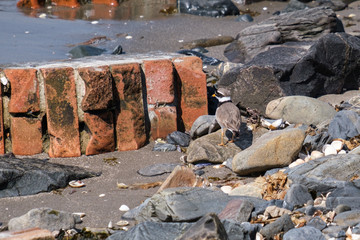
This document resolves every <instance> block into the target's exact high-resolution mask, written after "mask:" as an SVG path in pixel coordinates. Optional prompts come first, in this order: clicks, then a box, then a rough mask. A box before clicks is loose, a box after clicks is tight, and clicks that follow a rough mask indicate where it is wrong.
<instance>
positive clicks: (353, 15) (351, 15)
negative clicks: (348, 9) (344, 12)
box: [348, 13, 356, 18]
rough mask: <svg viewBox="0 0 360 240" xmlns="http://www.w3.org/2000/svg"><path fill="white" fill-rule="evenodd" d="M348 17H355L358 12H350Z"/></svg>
mask: <svg viewBox="0 0 360 240" xmlns="http://www.w3.org/2000/svg"><path fill="white" fill-rule="evenodd" d="M348 17H349V18H354V17H356V14H354V13H350V14H349V15H348Z"/></svg>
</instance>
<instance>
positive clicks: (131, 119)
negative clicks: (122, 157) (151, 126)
mask: <svg viewBox="0 0 360 240" xmlns="http://www.w3.org/2000/svg"><path fill="white" fill-rule="evenodd" d="M111 73H112V76H113V78H114V81H115V86H116V91H117V95H118V99H116V101H117V102H118V104H117V106H119V107H120V109H118V111H117V116H116V138H117V149H118V150H119V151H128V150H136V149H139V148H140V147H142V146H143V145H144V144H145V142H146V131H145V114H144V105H143V96H142V84H141V71H140V66H139V64H137V63H134V64H126V65H115V66H112V67H111Z"/></svg>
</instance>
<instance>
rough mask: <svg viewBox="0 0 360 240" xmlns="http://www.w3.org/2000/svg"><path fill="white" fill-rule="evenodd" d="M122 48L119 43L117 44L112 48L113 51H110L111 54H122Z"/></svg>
mask: <svg viewBox="0 0 360 240" xmlns="http://www.w3.org/2000/svg"><path fill="white" fill-rule="evenodd" d="M123 53H124V52H123V48H122V46H121V45H118V46H117V47H116V48H115V49H114V50H113V52H112V53H111V54H112V55H120V54H123Z"/></svg>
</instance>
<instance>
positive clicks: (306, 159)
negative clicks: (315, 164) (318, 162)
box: [304, 155, 312, 162]
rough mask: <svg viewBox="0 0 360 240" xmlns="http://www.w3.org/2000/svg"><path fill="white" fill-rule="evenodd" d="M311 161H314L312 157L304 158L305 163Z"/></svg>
mask: <svg viewBox="0 0 360 240" xmlns="http://www.w3.org/2000/svg"><path fill="white" fill-rule="evenodd" d="M310 160H312V159H311V157H310V155H307V156H306V157H305V158H304V161H305V162H308V161H310Z"/></svg>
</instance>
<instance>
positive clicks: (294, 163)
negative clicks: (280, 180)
mask: <svg viewBox="0 0 360 240" xmlns="http://www.w3.org/2000/svg"><path fill="white" fill-rule="evenodd" d="M303 163H305V161H304V160H302V159H301V158H299V159H297V160H296V161H294V162H292V163H291V164H290V165H289V168H293V167H296V166H297V165H300V164H303Z"/></svg>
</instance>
